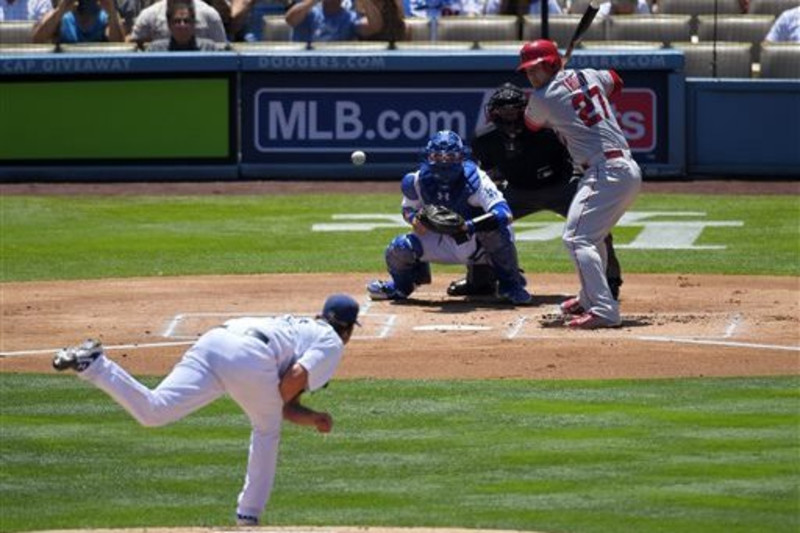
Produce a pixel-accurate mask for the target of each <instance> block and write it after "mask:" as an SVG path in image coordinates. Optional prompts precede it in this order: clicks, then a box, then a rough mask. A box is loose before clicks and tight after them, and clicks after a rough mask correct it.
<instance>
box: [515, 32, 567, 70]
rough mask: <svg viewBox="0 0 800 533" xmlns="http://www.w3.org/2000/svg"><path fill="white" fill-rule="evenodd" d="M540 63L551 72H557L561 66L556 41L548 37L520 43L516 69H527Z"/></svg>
mask: <svg viewBox="0 0 800 533" xmlns="http://www.w3.org/2000/svg"><path fill="white" fill-rule="evenodd" d="M540 63H544V64H545V65H547V66H549V67H550V70H552V72H554V73H555V72H558V69H559V68H561V56H560V55H559V54H558V48H556V43H554V42H553V41H550V40H548V39H537V40H535V41H531V42H527V43H525V44H524V45H522V48H521V49H520V51H519V66H518V67H517V71H518V72H521V71H523V70H527V69H529V68H531V67H535V66H536V65H538V64H540Z"/></svg>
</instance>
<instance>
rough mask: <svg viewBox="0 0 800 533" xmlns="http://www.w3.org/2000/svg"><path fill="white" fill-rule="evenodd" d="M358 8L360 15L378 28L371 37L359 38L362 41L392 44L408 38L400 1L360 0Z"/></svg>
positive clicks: (407, 29)
mask: <svg viewBox="0 0 800 533" xmlns="http://www.w3.org/2000/svg"><path fill="white" fill-rule="evenodd" d="M358 6H359V11H360V12H361V14H363V15H364V16H365V17H367V18H368V19H369V20H370V21H371V22H372V23H373V24H374V25H375V27H376V28H378V30H377V31H376V32H375V33H373V34H372V35H369V36H365V37H361V39H362V40H364V41H388V42H391V43H394V42H397V41H405V40H407V39H409V38H410V28H408V27H407V26H406V21H405V13H404V12H403V3H402V0H360V1H359V3H358Z"/></svg>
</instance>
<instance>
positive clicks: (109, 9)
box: [37, 0, 125, 44]
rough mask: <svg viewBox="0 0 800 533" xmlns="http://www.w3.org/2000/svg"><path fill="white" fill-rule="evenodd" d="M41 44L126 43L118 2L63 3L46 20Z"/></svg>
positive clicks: (85, 0)
mask: <svg viewBox="0 0 800 533" xmlns="http://www.w3.org/2000/svg"><path fill="white" fill-rule="evenodd" d="M41 25H42V28H41V30H40V32H39V35H38V36H37V38H38V39H40V40H39V41H38V42H60V43H70V44H72V43H100V42H107V41H110V42H122V41H124V40H125V30H124V29H123V26H122V19H121V17H120V16H119V13H118V12H117V6H116V4H115V3H114V0H61V1H60V2H59V3H58V6H57V7H56V8H55V9H53V10H52V11H50V13H48V14H47V15H45V17H44V18H43V19H42V23H41Z"/></svg>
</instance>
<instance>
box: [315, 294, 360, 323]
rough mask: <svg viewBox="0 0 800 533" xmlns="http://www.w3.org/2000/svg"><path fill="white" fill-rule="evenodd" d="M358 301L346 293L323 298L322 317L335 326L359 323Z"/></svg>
mask: <svg viewBox="0 0 800 533" xmlns="http://www.w3.org/2000/svg"><path fill="white" fill-rule="evenodd" d="M358 309H359V307H358V302H356V301H355V300H354V299H353V298H351V297H350V296H348V295H346V294H333V295H331V296H328V299H327V300H325V305H324V306H323V308H322V317H323V318H324V319H325V320H327V321H328V322H330V323H331V324H335V325H337V326H343V327H348V326H352V325H353V324H358V325H359V326H360V325H361V324H360V323H359V321H358Z"/></svg>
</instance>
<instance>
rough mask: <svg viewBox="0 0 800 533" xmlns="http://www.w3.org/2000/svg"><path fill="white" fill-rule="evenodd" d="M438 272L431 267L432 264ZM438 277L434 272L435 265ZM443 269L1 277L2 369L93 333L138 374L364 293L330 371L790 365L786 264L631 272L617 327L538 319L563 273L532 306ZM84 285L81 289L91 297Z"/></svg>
mask: <svg viewBox="0 0 800 533" xmlns="http://www.w3.org/2000/svg"><path fill="white" fill-rule="evenodd" d="M434 275H435V273H434ZM435 277H436V275H435ZM450 277H452V276H447V275H440V276H438V277H436V279H435V280H434V284H433V285H430V286H425V287H423V288H422V289H421V290H420V291H419V292H418V293H415V294H414V297H415V299H414V300H411V301H409V302H407V303H402V304H397V303H391V302H370V301H369V300H367V298H366V297H365V292H364V285H365V283H366V281H368V280H369V279H370V278H371V276H370V275H368V274H350V275H335V276H332V275H329V274H327V275H326V274H282V275H255V276H197V277H174V278H137V279H116V280H94V281H61V282H24V283H5V284H3V285H2V287H1V288H2V298H3V305H2V324H1V325H0V337H2V347H0V352H2V353H1V354H0V371H6V372H9V371H30V372H50V371H51V369H50V357H51V355H52V353H53V351H54V350H55V349H56V348H58V347H61V346H64V345H67V344H74V343H75V342H76V341H78V340H80V339H82V338H84V337H90V336H91V337H99V338H100V339H102V340H103V342H104V343H105V344H106V345H107V348H108V352H109V355H110V356H111V357H112V358H114V359H117V360H122V361H124V364H125V366H126V367H127V368H129V369H131V370H132V371H133V372H135V373H139V374H157V375H158V374H165V373H166V372H168V371H169V369H170V368H171V366H172V365H173V364H174V363H175V361H176V360H177V359H178V357H180V355H181V354H182V353H183V351H184V350H185V348H186V346H187V345H188V344H189V343H190V342H191V341H192V339H195V338H196V337H197V336H198V335H199V334H200V333H202V332H203V331H205V330H206V329H208V328H210V327H213V326H214V325H216V324H220V323H221V322H222V321H224V320H225V319H227V318H231V317H234V316H241V315H276V314H283V313H293V314H298V315H308V316H311V315H313V314H314V313H315V312H316V311H317V310H318V308H319V306H320V305H321V302H322V300H323V299H324V297H325V295H326V294H328V293H332V292H348V293H350V294H353V295H355V296H356V297H357V298H358V299H359V300H360V301H361V302H362V305H363V309H362V311H363V314H362V320H361V321H362V323H363V327H362V328H359V329H358V330H357V332H356V334H355V337H354V340H353V342H352V343H351V344H350V345H349V346H348V350H347V352H346V356H345V359H344V361H343V363H342V366H341V368H340V371H339V372H338V374H337V376H338V377H339V378H361V377H371V378H404V379H405V378H409V379H410V378H442V379H444V378H448V379H449V378H453V379H457V378H546V379H570V378H647V377H690V376H745V375H776V374H796V373H798V371H800V363H799V361H800V358H799V357H798V355H800V338H799V336H800V333H799V332H800V327H799V326H800V324H798V322H800V318H799V317H800V312H799V311H800V309H798V307H800V300H798V298H797V295H798V285H797V279H796V278H793V277H766V276H764V277H744V276H694V275H688V276H683V275H635V274H631V275H628V276H627V277H626V283H625V285H624V287H623V304H622V309H623V319H624V322H623V327H622V328H619V329H612V330H599V331H568V330H565V329H563V328H546V327H544V326H543V325H542V321H543V320H545V319H547V318H549V317H551V316H552V313H554V311H555V305H556V303H557V302H559V301H561V300H562V299H563V298H565V297H566V296H567V295H569V294H570V293H571V292H572V291H574V290H575V289H576V288H577V287H576V280H575V279H574V276H573V275H567V274H564V275H531V276H529V277H530V282H531V286H532V288H533V291H534V292H535V294H536V298H535V305H533V306H529V307H517V308H515V307H511V306H506V305H501V304H497V303H494V302H491V301H477V302H467V301H463V300H461V299H453V298H448V297H446V296H444V294H445V287H446V283H447V282H448V281H449V279H450ZM87 296H90V298H87Z"/></svg>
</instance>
